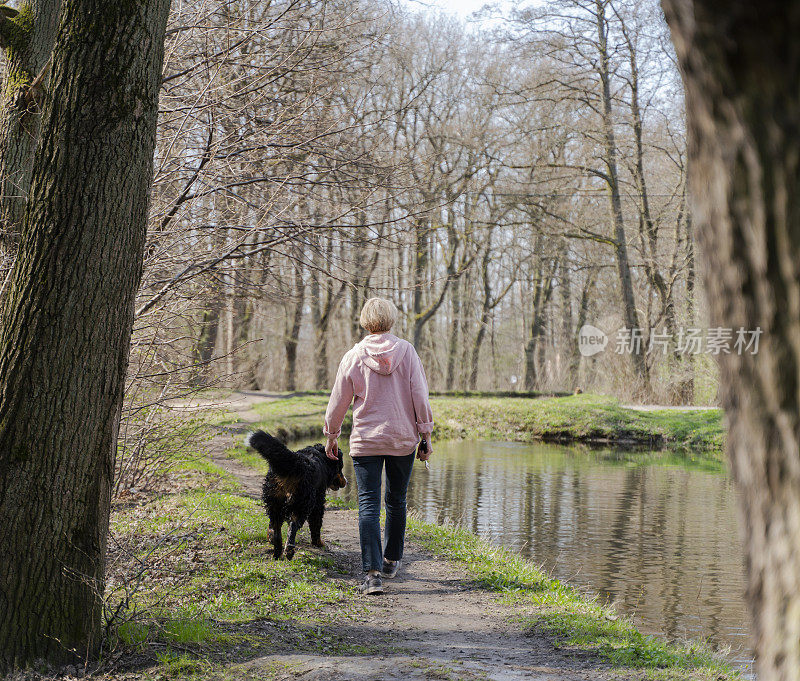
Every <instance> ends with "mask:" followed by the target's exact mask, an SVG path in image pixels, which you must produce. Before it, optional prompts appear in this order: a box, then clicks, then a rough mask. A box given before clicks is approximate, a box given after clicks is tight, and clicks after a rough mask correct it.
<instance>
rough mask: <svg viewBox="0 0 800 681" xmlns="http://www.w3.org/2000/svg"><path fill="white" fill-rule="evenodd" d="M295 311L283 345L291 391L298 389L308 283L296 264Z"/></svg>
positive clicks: (287, 378)
mask: <svg viewBox="0 0 800 681" xmlns="http://www.w3.org/2000/svg"><path fill="white" fill-rule="evenodd" d="M294 295H295V302H294V313H293V314H292V325H291V326H290V327H288V328H287V329H286V338H285V340H284V342H283V347H284V349H285V350H286V377H285V387H286V390H287V391H289V392H294V391H295V390H297V344H298V342H299V340H300V327H301V325H302V324H303V308H304V307H305V303H306V285H305V282H304V281H303V267H302V265H301V264H295V266H294Z"/></svg>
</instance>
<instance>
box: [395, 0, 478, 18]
mask: <svg viewBox="0 0 800 681" xmlns="http://www.w3.org/2000/svg"><path fill="white" fill-rule="evenodd" d="M406 2H407V3H408V4H409V5H410V6H411V7H415V8H419V9H425V8H426V7H429V8H431V9H441V10H444V11H445V12H450V13H452V14H455V15H456V16H459V17H461V18H462V19H466V18H467V17H468V16H469V15H470V14H472V12H475V11H476V10H479V9H480V8H481V7H483V5H484V4H487V3H488V2H489V0H406Z"/></svg>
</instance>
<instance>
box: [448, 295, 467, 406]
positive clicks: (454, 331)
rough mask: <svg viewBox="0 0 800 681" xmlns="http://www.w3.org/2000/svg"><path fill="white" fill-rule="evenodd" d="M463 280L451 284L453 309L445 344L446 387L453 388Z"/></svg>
mask: <svg viewBox="0 0 800 681" xmlns="http://www.w3.org/2000/svg"><path fill="white" fill-rule="evenodd" d="M462 287H463V282H459V285H458V286H453V288H452V291H451V292H450V293H451V302H452V309H453V323H452V324H451V326H450V340H449V342H448V344H447V378H446V382H445V387H446V389H447V390H448V391H449V390H453V388H454V387H455V382H456V358H457V357H458V331H459V328H460V324H461V289H462Z"/></svg>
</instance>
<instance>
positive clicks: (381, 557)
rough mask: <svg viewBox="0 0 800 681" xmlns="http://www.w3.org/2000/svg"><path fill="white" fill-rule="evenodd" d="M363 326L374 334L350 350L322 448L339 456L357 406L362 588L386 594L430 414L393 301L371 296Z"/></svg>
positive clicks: (354, 439) (353, 441)
mask: <svg viewBox="0 0 800 681" xmlns="http://www.w3.org/2000/svg"><path fill="white" fill-rule="evenodd" d="M360 321H361V326H363V327H364V328H365V329H366V330H367V331H368V332H369V335H368V336H366V337H365V338H364V339H363V340H362V341H361V342H360V343H358V344H356V345H355V346H354V347H353V348H352V349H351V350H349V351H348V352H347V353H345V356H344V357H343V358H342V361H341V362H340V363H339V370H338V371H337V372H336V380H335V381H334V384H333V390H332V391H331V397H330V400H329V402H328V409H327V411H326V412H325V427H324V429H323V430H324V433H325V435H326V436H327V438H328V443H327V445H326V448H325V451H326V452H327V454H328V456H329V457H330V458H332V459H335V458H336V457H337V456H338V446H337V442H336V441H337V439H338V437H339V435H340V434H341V431H342V421H343V420H344V416H345V414H346V413H347V410H348V409H349V408H350V404H351V402H352V404H353V428H352V430H351V431H350V456H352V457H353V467H354V468H355V473H356V481H357V483H358V532H359V537H360V539H361V561H362V564H363V567H364V572H366V576H365V578H364V583H363V584H362V585H361V587H360V589H361V591H362V593H366V594H379V593H383V582H382V580H381V575H383V576H384V577H389V578H391V577H394V576H395V575H396V574H397V570H398V569H399V568H400V560H401V558H402V557H403V544H404V542H405V532H406V490H407V489H408V481H409V479H410V477H411V468H412V466H413V464H414V453H415V450H416V448H417V444H418V443H419V441H420V436H422V438H423V439H424V440H425V441H426V442H427V451H426V452H420V455H419V458H420V459H421V460H422V461H426V460H427V459H428V457H429V456H430V455H431V453H432V452H433V449H432V447H431V444H430V441H431V439H430V437H431V431H432V430H433V413H432V412H431V405H430V402H429V401H428V383H427V381H426V379H425V371H424V370H423V368H422V362H421V361H420V359H419V355H417V351H416V350H415V349H414V346H413V345H411V343H409V342H408V341H405V340H402V339H401V338H398V337H397V336H394V335H392V334H391V333H389V331H390V330H391V328H392V326H394V323H395V321H397V308H396V307H395V306H394V305H393V304H392V303H391V302H390V301H388V300H384V299H382V298H370V299H369V300H368V301H367V302H366V303H365V304H364V308H363V309H362V310H361V320H360ZM384 467H385V468H386V495H385V501H386V528H385V533H386V541H385V543H384V545H383V549H381V527H380V510H381V477H382V472H383V468H384Z"/></svg>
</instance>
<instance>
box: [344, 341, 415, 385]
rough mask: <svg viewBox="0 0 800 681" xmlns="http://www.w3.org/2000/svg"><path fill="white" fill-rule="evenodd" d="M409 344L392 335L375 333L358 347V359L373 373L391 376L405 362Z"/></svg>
mask: <svg viewBox="0 0 800 681" xmlns="http://www.w3.org/2000/svg"><path fill="white" fill-rule="evenodd" d="M408 346H409V343H408V341H404V340H402V339H401V338H398V337H397V336H394V335H392V334H391V333H373V334H370V335H369V336H366V337H365V338H364V339H363V340H362V341H361V342H360V343H358V344H357V345H356V348H357V352H358V357H359V359H360V360H361V361H362V362H364V364H366V365H367V366H368V367H369V368H370V369H372V370H373V371H375V372H377V373H379V374H383V375H384V376H386V375H388V374H391V373H392V372H393V371H394V370H395V369H396V368H397V367H398V366H399V365H400V362H402V361H403V357H405V355H406V352H407V351H408Z"/></svg>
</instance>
